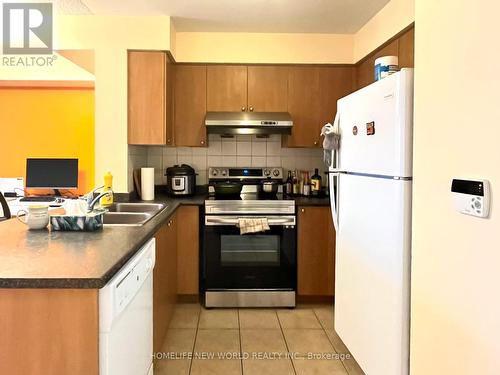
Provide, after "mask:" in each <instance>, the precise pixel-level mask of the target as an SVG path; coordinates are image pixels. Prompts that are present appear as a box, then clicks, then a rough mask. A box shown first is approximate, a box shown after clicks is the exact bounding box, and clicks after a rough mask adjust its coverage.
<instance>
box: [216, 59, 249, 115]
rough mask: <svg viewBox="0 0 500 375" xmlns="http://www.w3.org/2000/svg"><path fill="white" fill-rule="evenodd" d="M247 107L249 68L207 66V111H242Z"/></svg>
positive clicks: (239, 66)
mask: <svg viewBox="0 0 500 375" xmlns="http://www.w3.org/2000/svg"><path fill="white" fill-rule="evenodd" d="M246 107H247V67H246V66H243V65H209V66H207V111H215V112H218V111H220V112H224V111H229V112H233V111H241V110H242V109H243V108H244V109H245V110H246Z"/></svg>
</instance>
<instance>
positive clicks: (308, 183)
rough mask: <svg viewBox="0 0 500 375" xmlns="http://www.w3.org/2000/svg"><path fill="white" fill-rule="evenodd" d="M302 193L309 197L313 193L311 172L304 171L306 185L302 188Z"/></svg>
mask: <svg viewBox="0 0 500 375" xmlns="http://www.w3.org/2000/svg"><path fill="white" fill-rule="evenodd" d="M302 195H304V196H305V197H308V196H310V195H311V181H310V180H309V172H304V186H303V188H302Z"/></svg>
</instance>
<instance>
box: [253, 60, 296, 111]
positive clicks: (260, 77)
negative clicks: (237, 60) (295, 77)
mask: <svg viewBox="0 0 500 375" xmlns="http://www.w3.org/2000/svg"><path fill="white" fill-rule="evenodd" d="M247 107H248V109H249V110H250V111H252V110H253V111H255V112H286V111H287V110H288V67H287V66H249V67H248V103H247Z"/></svg>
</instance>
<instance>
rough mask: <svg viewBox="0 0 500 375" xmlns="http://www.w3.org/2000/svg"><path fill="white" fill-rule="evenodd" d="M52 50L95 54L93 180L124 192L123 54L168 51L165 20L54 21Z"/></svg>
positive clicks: (71, 18) (90, 18) (80, 18)
mask: <svg viewBox="0 0 500 375" xmlns="http://www.w3.org/2000/svg"><path fill="white" fill-rule="evenodd" d="M54 48H56V49H93V50H94V51H95V161H96V163H95V164H96V167H95V180H96V182H100V181H101V180H102V176H103V175H104V174H105V173H106V171H108V170H109V171H111V172H112V173H113V175H114V177H115V178H114V180H113V187H114V190H115V191H117V192H127V191H128V168H127V160H128V156H127V49H152V50H168V49H169V48H170V17H167V16H159V17H119V16H56V17H55V19H54Z"/></svg>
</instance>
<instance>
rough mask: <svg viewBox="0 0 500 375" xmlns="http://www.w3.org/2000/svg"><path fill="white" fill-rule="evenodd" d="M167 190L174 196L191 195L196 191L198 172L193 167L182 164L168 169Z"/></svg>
mask: <svg viewBox="0 0 500 375" xmlns="http://www.w3.org/2000/svg"><path fill="white" fill-rule="evenodd" d="M165 175H166V176H167V192H168V194H169V195H174V196H179V195H181V196H189V195H193V194H194V193H195V192H196V172H195V170H194V168H193V167H191V166H189V165H187V164H182V165H174V166H173V167H169V168H167V170H166V173H165Z"/></svg>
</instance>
